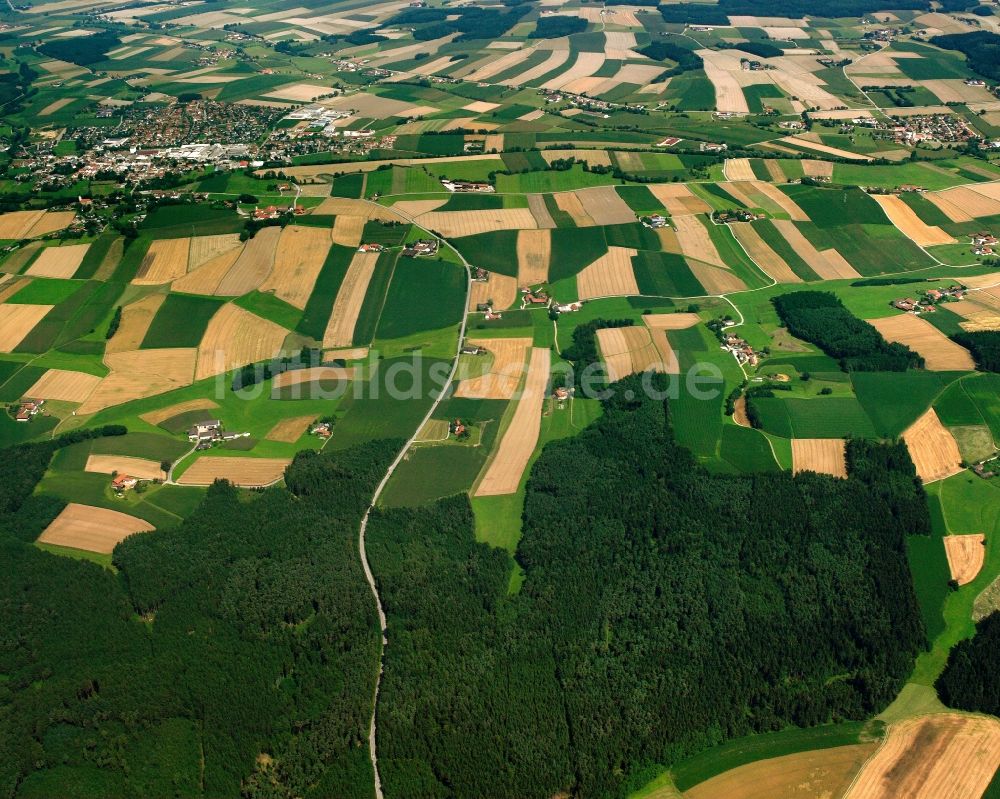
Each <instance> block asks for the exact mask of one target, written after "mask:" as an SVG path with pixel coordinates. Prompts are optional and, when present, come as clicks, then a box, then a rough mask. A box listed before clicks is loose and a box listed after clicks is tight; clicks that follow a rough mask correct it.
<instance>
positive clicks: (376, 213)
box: [313, 155, 496, 222]
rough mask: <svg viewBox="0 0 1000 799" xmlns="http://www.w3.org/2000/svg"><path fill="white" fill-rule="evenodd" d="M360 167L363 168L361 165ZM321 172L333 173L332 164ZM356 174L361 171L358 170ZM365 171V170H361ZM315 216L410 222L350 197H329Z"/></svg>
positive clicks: (389, 210) (374, 164) (373, 165)
mask: <svg viewBox="0 0 1000 799" xmlns="http://www.w3.org/2000/svg"><path fill="white" fill-rule="evenodd" d="M483 158H496V156H492V155H486V156H483ZM446 160H450V161H455V160H458V161H464V160H468V159H464V158H457V159H455V158H451V159H446ZM406 161H407V159H395V160H392V161H368V162H366V163H365V164H363V166H366V167H368V166H370V167H371V168H372V169H375V168H376V167H377V166H378V164H380V163H383V164H405V163H406ZM359 166H362V165H360V164H359ZM319 171H320V172H321V173H328V172H332V171H333V169H332V167H331V165H330V164H323V165H322V167H320V169H319ZM354 171H355V172H357V171H359V170H357V169H355V170H354ZM361 171H365V170H361ZM313 214H314V215H316V216H321V215H331V216H340V215H342V214H343V215H346V216H362V217H364V218H365V219H381V220H382V221H383V222H409V221H410V220H408V219H407V218H406V217H404V216H403V215H402V214H399V213H397V212H396V211H394V210H393V209H392V208H387V207H385V206H384V205H376V204H375V203H372V202H368V201H367V200H353V199H350V198H348V197H327V198H326V199H325V200H323V202H321V203H320V204H319V205H317V206H316V207H315V208H314V209H313Z"/></svg>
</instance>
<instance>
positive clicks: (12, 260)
mask: <svg viewBox="0 0 1000 799" xmlns="http://www.w3.org/2000/svg"><path fill="white" fill-rule="evenodd" d="M41 247H42V242H40V241H30V242H28V243H27V244H25V245H24V246H23V247H21V248H20V249H17V250H15V251H14V252H12V253H11V254H10V255H8V256H7V260H6V261H4V262H3V269H4V272H5V273H6V274H7V275H8V276H13V275H16V274H17V273H18V272H20V271H21V270H22V269H24V265H25V264H26V263H28V261H30V260H31V259H32V258H34V257H35V253H36V252H38V250H40V249H41Z"/></svg>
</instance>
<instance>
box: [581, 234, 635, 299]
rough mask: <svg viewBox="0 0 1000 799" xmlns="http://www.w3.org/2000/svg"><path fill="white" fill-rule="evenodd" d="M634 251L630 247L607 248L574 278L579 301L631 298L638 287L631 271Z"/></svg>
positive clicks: (633, 272)
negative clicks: (596, 298) (598, 298)
mask: <svg viewBox="0 0 1000 799" xmlns="http://www.w3.org/2000/svg"><path fill="white" fill-rule="evenodd" d="M636 254H637V252H636V250H633V249H631V248H630V247H608V251H607V252H606V253H604V255H602V256H601V257H600V258H598V259H597V260H596V261H594V262H593V263H592V264H590V265H589V266H587V267H585V268H584V269H582V270H581V271H580V273H579V274H578V275H577V276H576V287H577V293H578V295H579V297H580V299H581V300H589V299H592V298H594V297H612V296H616V297H633V296H636V295H637V294H639V286H638V284H637V283H636V280H635V271H634V270H633V269H632V257H633V256H634V255H636Z"/></svg>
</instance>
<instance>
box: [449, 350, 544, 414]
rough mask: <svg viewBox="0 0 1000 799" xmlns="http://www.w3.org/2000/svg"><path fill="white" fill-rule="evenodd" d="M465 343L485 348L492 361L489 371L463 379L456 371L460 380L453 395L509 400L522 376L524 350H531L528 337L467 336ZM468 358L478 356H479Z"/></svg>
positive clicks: (525, 354) (525, 356) (478, 356)
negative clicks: (478, 337)
mask: <svg viewBox="0 0 1000 799" xmlns="http://www.w3.org/2000/svg"><path fill="white" fill-rule="evenodd" d="M466 343H467V344H469V345H471V346H473V347H483V348H484V349H486V350H488V351H489V353H490V355H491V356H492V358H493V362H492V363H491V364H490V368H489V371H487V372H486V373H485V374H483V375H480V376H478V377H467V378H463V377H462V375H461V374H459V375H458V377H459V378H460V379H459V382H458V385H457V387H456V388H455V396H456V397H474V398H478V399H510V398H511V397H513V396H514V392H515V391H517V387H518V385H520V383H521V377H522V376H523V375H524V369H525V363H526V361H527V358H528V351H529V350H530V349H531V339H530V338H489V339H467V340H466ZM471 357H474V358H477V359H478V358H481V357H482V356H481V355H475V356H471Z"/></svg>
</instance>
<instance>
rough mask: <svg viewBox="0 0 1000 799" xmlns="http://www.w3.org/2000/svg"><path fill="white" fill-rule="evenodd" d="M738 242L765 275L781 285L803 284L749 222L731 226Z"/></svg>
mask: <svg viewBox="0 0 1000 799" xmlns="http://www.w3.org/2000/svg"><path fill="white" fill-rule="evenodd" d="M729 229H730V230H732V231H733V235H734V236H736V240H737V241H738V242H739V243H740V244H741V245H743V249H744V250H746V251H747V255H749V256H750V258H751V259H753V261H754V263H756V264H757V266H759V267H760V268H761V269H762V270H764V273H765V274H767V275H769V276H770V277H772V278H773V279H774V280H777V281H778V282H779V283H801V282H802V278H800V277H799V276H798V275H797V274H795V272H793V271H792V268H791V267H790V266H789V265H788V264H787V262H786V261H785V259H784V258H782V257H781V256H780V255H778V253H776V252H775V251H774V250H772V249H771V247H770V246H769V245H768V243H767V242H766V241H764V239H762V238H761V237H760V235H759V234H758V233H757V231H756V230H754V227H753V225H751V224H750V223H748V222H741V223H739V224H736V225H730V226H729Z"/></svg>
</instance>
